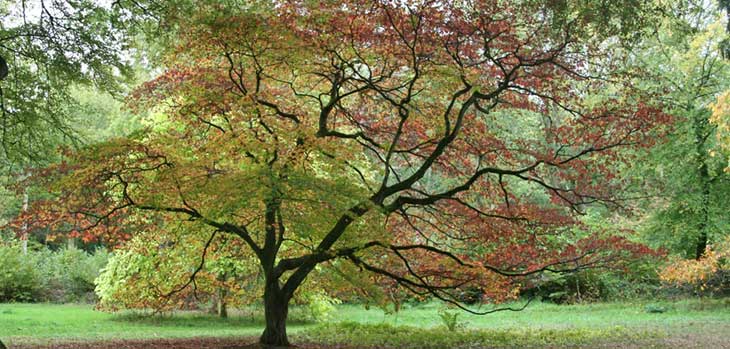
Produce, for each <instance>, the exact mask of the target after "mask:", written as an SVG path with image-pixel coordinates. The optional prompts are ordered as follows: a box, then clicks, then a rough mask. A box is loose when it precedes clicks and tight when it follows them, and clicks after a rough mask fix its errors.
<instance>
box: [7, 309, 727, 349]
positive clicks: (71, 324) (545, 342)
mask: <svg viewBox="0 0 730 349" xmlns="http://www.w3.org/2000/svg"><path fill="white" fill-rule="evenodd" d="M442 308H443V305H441V304H437V303H429V304H420V305H415V306H405V307H403V308H402V309H401V310H400V311H399V312H398V313H387V312H384V311H382V310H380V309H376V308H371V309H369V310H367V309H365V308H364V307H362V306H360V305H340V306H338V307H337V311H335V312H334V313H333V314H332V317H331V318H330V321H328V322H327V323H326V324H314V323H309V322H305V321H301V320H299V319H301V318H302V317H301V316H300V315H299V314H302V313H303V312H302V311H299V310H297V309H294V310H293V311H292V317H293V318H292V321H291V322H290V324H289V332H290V334H292V339H293V341H295V342H301V343H321V344H326V345H334V344H350V345H352V344H357V345H362V346H387V347H413V348H415V347H423V348H447V347H485V346H549V347H550V346H576V345H586V344H590V343H601V342H606V341H611V342H614V343H615V342H616V341H618V342H621V343H634V342H641V341H649V342H651V341H652V340H654V339H657V338H666V337H668V336H669V337H671V336H676V335H681V334H687V333H691V334H692V335H693V336H697V337H702V336H705V337H707V336H710V337H713V338H715V337H717V336H722V335H723V334H724V335H725V336H727V339H728V343H730V334H728V333H730V303H729V302H727V301H717V300H716V301H709V300H704V301H700V300H685V301H680V302H658V303H647V302H633V303H605V304H590V305H569V306H558V305H553V304H546V303H535V304H532V305H530V306H529V307H528V308H526V309H525V310H523V311H521V312H499V313H495V314H491V315H487V316H476V315H468V314H466V313H460V314H459V315H458V317H457V321H458V322H459V325H460V326H459V329H458V330H456V331H449V330H448V329H447V328H446V327H445V326H444V323H443V321H442V320H441V318H440V317H439V314H438V311H439V310H441V309H442ZM649 308H652V309H657V308H659V309H662V310H665V311H664V312H663V313H651V312H648V311H647V309H649ZM453 311H455V310H453ZM262 328H263V325H262V317H261V314H260V311H259V310H258V309H257V308H251V309H246V310H244V311H239V312H235V313H234V314H233V316H232V317H231V318H229V319H219V318H217V317H215V316H210V315H206V314H201V313H192V312H187V313H176V314H173V315H165V316H153V317H150V316H142V315H140V314H135V313H120V314H108V313H102V312H97V311H94V310H93V308H92V307H91V306H88V305H54V304H0V338H2V339H3V340H4V341H6V342H10V343H11V344H28V343H48V342H49V341H103V340H111V339H155V338H191V337H218V338H223V337H251V338H254V337H256V336H258V335H259V334H260V332H261V331H262Z"/></svg>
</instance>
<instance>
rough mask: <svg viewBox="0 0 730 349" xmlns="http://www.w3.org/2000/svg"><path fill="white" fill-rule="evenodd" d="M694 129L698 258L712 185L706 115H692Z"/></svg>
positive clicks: (706, 227)
mask: <svg viewBox="0 0 730 349" xmlns="http://www.w3.org/2000/svg"><path fill="white" fill-rule="evenodd" d="M694 131H695V142H696V143H695V144H696V147H697V149H696V153H697V154H696V156H697V162H698V165H699V168H698V171H699V173H698V175H699V179H700V185H701V186H702V188H701V191H702V193H701V195H702V199H701V207H700V217H699V218H700V221H699V224H698V225H697V232H698V236H697V242H696V245H695V256H694V257H695V259H700V258H702V256H703V255H704V254H705V251H706V250H707V243H708V235H709V234H708V232H707V231H708V230H709V229H710V189H711V188H710V186H711V185H712V178H711V176H710V171H709V168H708V165H707V149H705V143H706V142H707V138H708V137H709V136H710V135H711V133H712V132H711V131H710V130H709V125H708V120H707V117H706V116H705V115H703V114H697V115H694Z"/></svg>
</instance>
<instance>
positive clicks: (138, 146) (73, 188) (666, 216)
mask: <svg viewBox="0 0 730 349" xmlns="http://www.w3.org/2000/svg"><path fill="white" fill-rule="evenodd" d="M729 10H730V2H728V1H727V0H719V1H718V0H682V1H671V0H625V1H603V0H586V1H577V0H576V1H573V0H559V1H537V0H486V1H481V0H475V1H453V2H440V1H308V0H302V1H266V0H260V1H256V0H251V1H243V0H240V1H239V0H227V1H188V0H165V1H157V0H139V1H135V0H119V1H114V2H104V1H95V0H74V1H71V0H54V1H42V0H41V1H4V2H0V18H2V25H1V26H0V57H2V60H3V61H4V62H5V65H6V66H7V69H0V70H3V71H5V70H6V71H7V75H6V76H5V77H4V78H3V79H2V80H1V81H0V102H1V103H0V107H1V108H2V123H1V125H0V127H1V129H0V132H1V133H0V143H1V144H2V147H0V171H1V172H0V180H1V181H2V183H3V186H2V188H1V189H0V224H1V227H0V268H1V269H2V271H3V273H0V301H2V302H89V303H94V304H96V305H97V307H98V308H99V309H101V310H104V311H110V312H115V311H121V310H127V309H137V310H148V311H151V312H153V313H167V312H171V311H175V310H206V311H211V312H214V313H216V314H218V315H219V316H222V317H226V316H227V315H228V313H229V311H230V310H231V309H237V308H241V307H246V306H255V307H260V308H261V309H263V311H264V318H265V330H264V332H263V335H261V337H260V341H261V343H262V344H264V345H283V346H286V345H289V344H290V341H289V338H288V336H287V331H286V326H287V319H288V315H289V308H290V305H292V306H294V305H306V306H308V307H309V309H310V310H311V316H312V317H313V318H315V319H325V318H326V314H325V313H327V312H328V311H330V309H331V308H332V307H333V305H336V304H340V303H343V302H344V303H348V304H349V303H352V304H365V305H368V306H369V305H372V306H378V307H382V308H383V309H390V310H391V311H398V309H399V308H400V307H401V306H402V305H403V304H407V303H419V302H430V301H440V302H443V303H444V304H447V305H449V307H451V308H452V309H458V310H460V311H464V312H467V313H475V314H485V316H489V315H486V314H490V313H494V312H501V311H509V310H519V309H522V307H523V306H528V304H529V303H530V302H531V301H532V300H533V299H538V300H542V301H546V302H554V303H557V304H569V303H585V302H597V301H609V300H627V299H628V300H630V299H642V298H662V299H682V298H694V297H701V298H712V297H725V296H727V293H728V292H730V264H728V257H729V256H730V215H729V214H728V212H730V210H729V209H730V201H728V200H727V198H728V196H729V195H730V162H729V158H728V156H730V69H729V68H730V34H729V33H730V23H729V21H728V19H729V17H728V16H729V14H728V13H729V12H728V11H729ZM504 302H509V305H500V304H503V303H504ZM444 314H445V315H444V316H446V317H448V316H450V315H449V314H450V313H444ZM446 317H445V318H446Z"/></svg>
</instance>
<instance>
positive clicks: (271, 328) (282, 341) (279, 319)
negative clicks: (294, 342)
mask: <svg viewBox="0 0 730 349" xmlns="http://www.w3.org/2000/svg"><path fill="white" fill-rule="evenodd" d="M264 315H265V317H266V328H265V329H264V333H263V334H262V335H261V339H260V341H259V342H260V343H261V344H262V346H264V347H288V346H290V344H289V339H288V338H287V335H286V318H287V316H288V315H289V297H288V296H286V295H285V294H284V292H282V290H281V288H280V287H279V280H267V281H266V289H265V290H264Z"/></svg>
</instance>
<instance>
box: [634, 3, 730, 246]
mask: <svg viewBox="0 0 730 349" xmlns="http://www.w3.org/2000/svg"><path fill="white" fill-rule="evenodd" d="M673 6H674V7H673V8H671V10H672V13H673V15H672V16H668V17H667V18H666V19H665V20H664V21H663V22H662V24H661V25H660V26H659V27H658V28H659V29H658V31H657V34H656V35H655V36H654V37H653V38H652V39H649V40H646V42H645V44H644V47H643V48H642V49H641V50H636V52H637V56H638V57H639V59H640V60H642V61H643V64H644V66H645V67H646V70H647V71H648V72H650V74H652V75H654V76H655V77H656V78H655V81H656V82H655V83H653V85H654V86H652V87H651V88H652V89H654V90H656V91H663V92H664V96H663V100H664V101H665V105H666V108H667V109H666V111H667V112H668V113H671V114H672V115H674V116H675V117H676V121H675V122H674V123H673V125H672V130H671V132H670V134H669V135H668V137H666V141H665V142H664V143H663V144H661V145H659V146H657V147H655V148H654V149H652V152H651V154H649V156H648V157H647V158H646V161H644V162H643V163H642V164H641V165H640V166H637V168H639V169H640V170H639V171H638V172H639V177H640V180H641V182H642V185H644V186H645V188H646V187H648V188H650V192H651V193H652V194H653V195H652V196H651V198H652V200H651V203H650V208H649V212H650V213H649V217H650V218H649V219H648V220H646V224H644V227H643V228H644V230H645V231H646V232H647V233H648V234H649V236H650V239H652V240H654V241H655V242H657V243H658V244H660V245H662V246H663V247H667V248H669V249H670V250H672V251H674V252H680V253H682V254H684V255H686V256H688V257H691V258H695V259H700V258H701V257H702V255H703V254H704V253H705V250H706V248H707V246H708V244H710V243H711V242H712V241H713V240H715V241H718V240H720V239H721V238H720V236H721V235H723V234H725V233H726V231H727V229H728V228H730V221H728V220H727V217H726V215H725V212H727V210H728V209H729V208H730V207H728V206H727V200H725V196H726V195H727V193H728V191H729V190H730V177H728V176H727V173H726V172H724V171H723V168H724V167H725V164H726V163H727V157H726V156H725V155H724V154H723V152H722V151H720V149H718V146H717V142H716V134H717V130H716V127H715V126H714V124H712V123H710V122H709V117H710V113H711V111H710V108H708V105H709V104H710V102H711V101H713V100H715V98H717V96H718V94H719V93H720V92H721V91H723V90H725V89H727V87H728V84H727V82H728V81H729V80H728V78H730V76H728V75H727V71H728V66H727V62H726V61H725V60H723V58H722V52H721V51H722V50H721V43H722V42H723V40H724V39H725V36H726V34H725V28H724V27H723V25H722V17H721V16H720V15H718V14H717V13H716V10H715V9H714V8H706V7H705V5H696V6H692V5H688V4H684V3H677V4H674V5H673ZM657 198H659V200H657Z"/></svg>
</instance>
